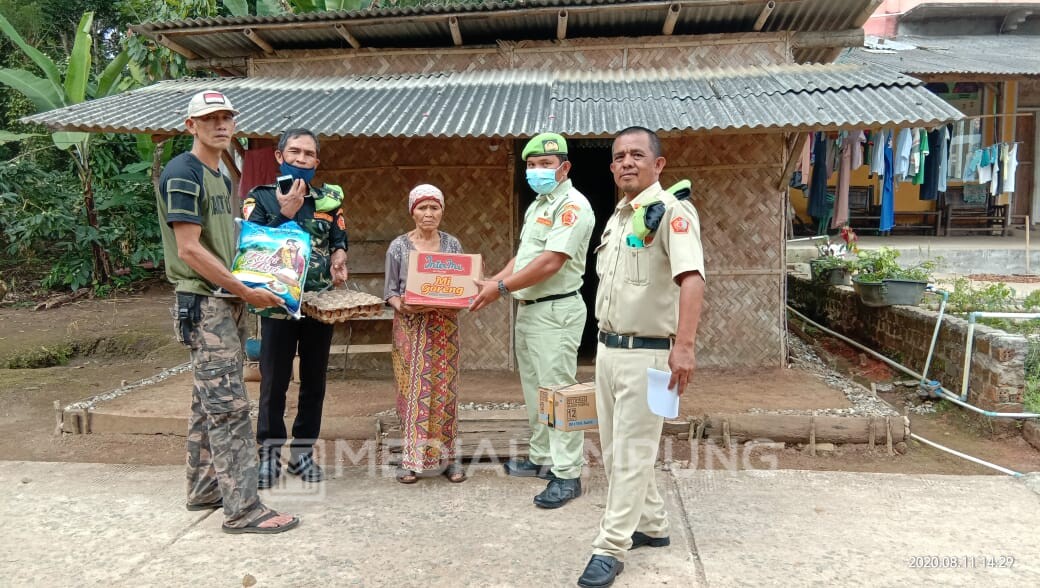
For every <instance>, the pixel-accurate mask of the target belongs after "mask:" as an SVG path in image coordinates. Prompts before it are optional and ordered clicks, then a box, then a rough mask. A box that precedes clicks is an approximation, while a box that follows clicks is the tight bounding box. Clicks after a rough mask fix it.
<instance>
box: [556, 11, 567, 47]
mask: <svg viewBox="0 0 1040 588" xmlns="http://www.w3.org/2000/svg"><path fill="white" fill-rule="evenodd" d="M556 38H557V39H559V40H561V41H562V40H564V39H566V38H567V11H566V10H561V11H560V12H559V14H557V15H556Z"/></svg>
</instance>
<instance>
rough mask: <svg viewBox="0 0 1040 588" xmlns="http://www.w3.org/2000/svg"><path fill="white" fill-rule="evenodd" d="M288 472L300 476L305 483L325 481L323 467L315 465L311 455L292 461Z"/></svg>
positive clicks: (304, 455)
mask: <svg viewBox="0 0 1040 588" xmlns="http://www.w3.org/2000/svg"><path fill="white" fill-rule="evenodd" d="M288 472H289V473H290V474H293V475H294V476H299V477H300V479H301V480H303V481H304V482H320V481H322V480H324V479H325V472H323V471H322V470H321V466H319V465H318V464H316V463H314V458H313V457H311V454H309V453H305V454H303V455H301V456H299V457H297V458H296V459H295V461H290V462H289V467H288Z"/></svg>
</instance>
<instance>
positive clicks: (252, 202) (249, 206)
mask: <svg viewBox="0 0 1040 588" xmlns="http://www.w3.org/2000/svg"><path fill="white" fill-rule="evenodd" d="M254 208H256V199H255V198H246V199H245V200H244V201H243V202H242V218H244V219H246V220H249V217H250V216H251V215H252V214H253V209H254Z"/></svg>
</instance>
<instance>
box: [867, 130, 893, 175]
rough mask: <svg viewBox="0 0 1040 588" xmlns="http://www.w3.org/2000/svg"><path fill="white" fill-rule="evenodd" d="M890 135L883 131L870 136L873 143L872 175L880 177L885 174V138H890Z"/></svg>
mask: <svg viewBox="0 0 1040 588" xmlns="http://www.w3.org/2000/svg"><path fill="white" fill-rule="evenodd" d="M888 133H889V132H888V131H887V130H885V129H881V130H880V131H877V132H873V133H871V134H870V139H871V143H873V147H872V148H871V150H870V173H872V174H877V175H879V176H880V175H884V173H885V138H886V137H888Z"/></svg>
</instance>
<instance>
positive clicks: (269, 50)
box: [242, 29, 274, 55]
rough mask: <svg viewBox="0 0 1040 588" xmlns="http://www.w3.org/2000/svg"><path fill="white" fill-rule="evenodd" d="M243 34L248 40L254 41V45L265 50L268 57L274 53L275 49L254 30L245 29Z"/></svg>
mask: <svg viewBox="0 0 1040 588" xmlns="http://www.w3.org/2000/svg"><path fill="white" fill-rule="evenodd" d="M242 34H244V35H245V36H246V38H247V39H249V40H250V41H252V42H253V44H254V45H256V46H257V47H259V48H260V49H261V50H263V52H264V53H266V54H267V55H271V54H273V53H274V47H273V46H271V44H270V43H268V42H267V40H266V39H264V38H263V37H261V36H260V34H259V33H257V32H256V31H254V30H253V29H245V30H243V31H242Z"/></svg>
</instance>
